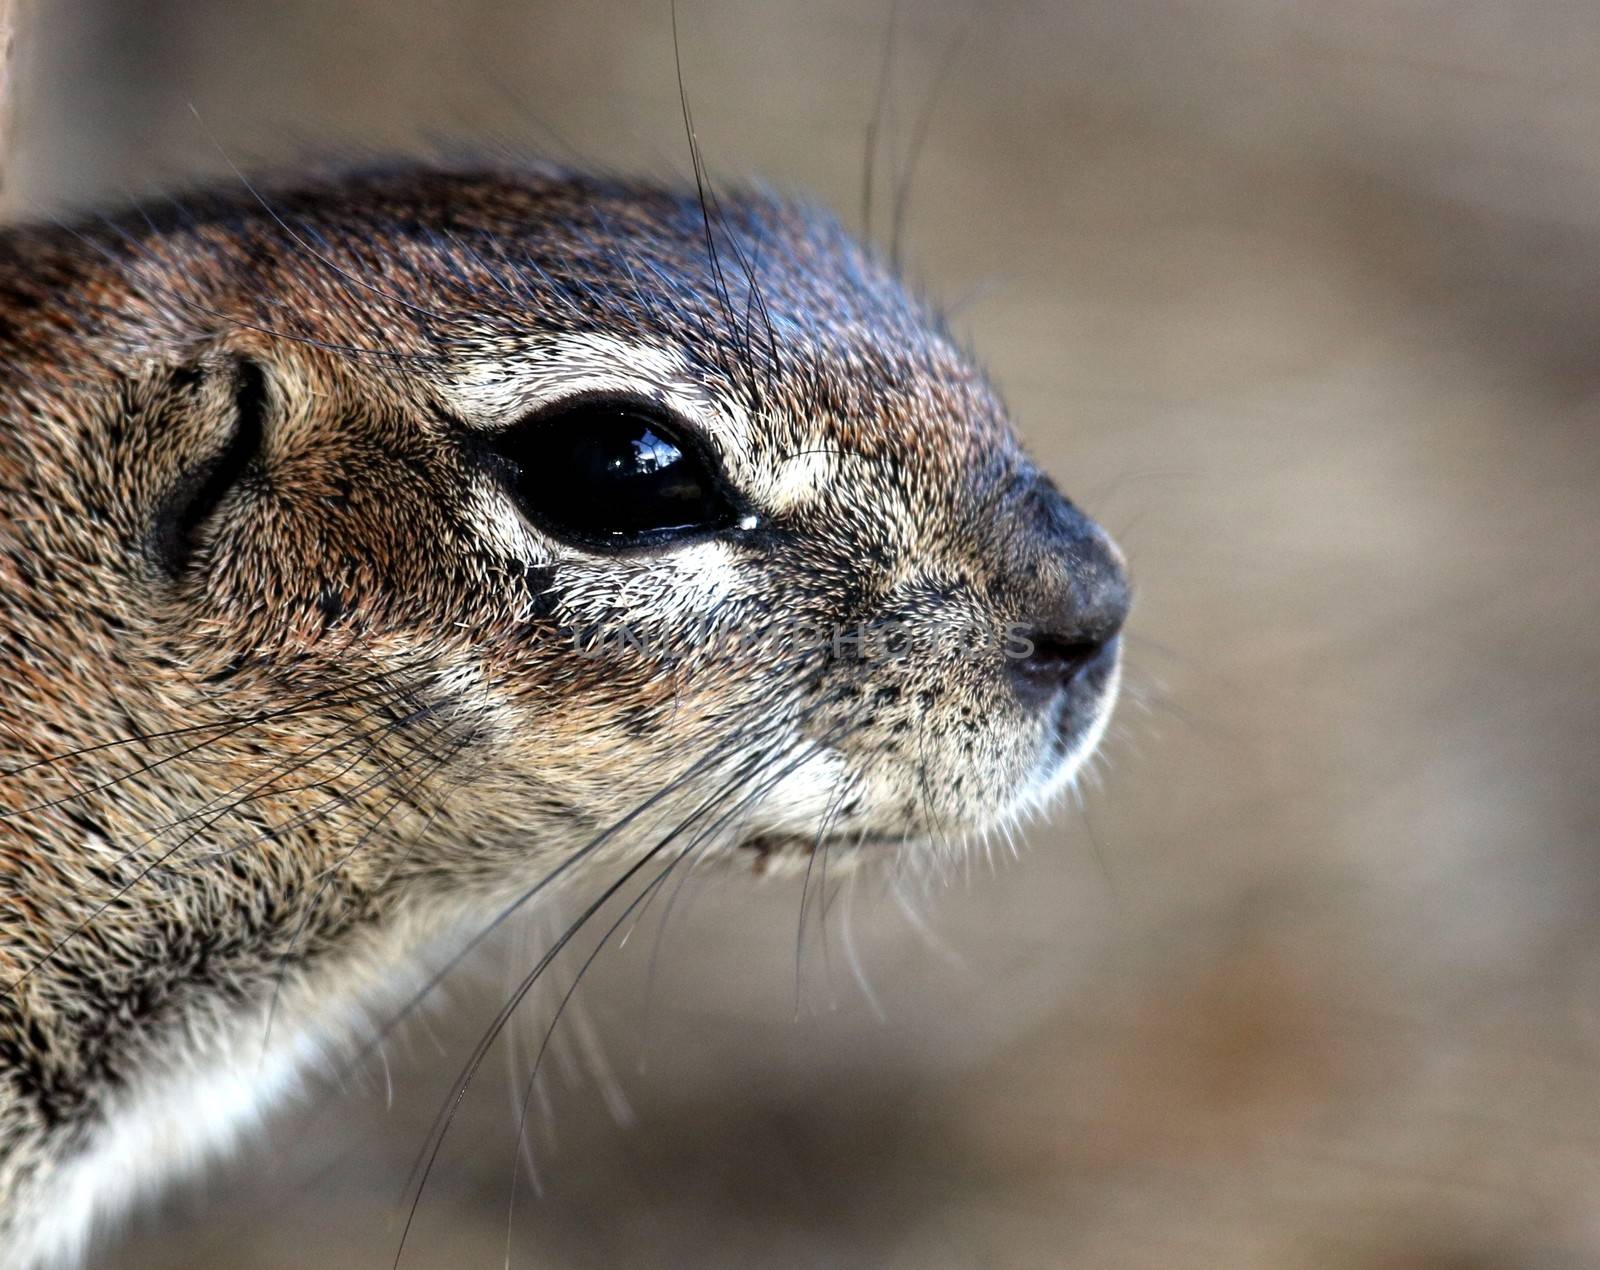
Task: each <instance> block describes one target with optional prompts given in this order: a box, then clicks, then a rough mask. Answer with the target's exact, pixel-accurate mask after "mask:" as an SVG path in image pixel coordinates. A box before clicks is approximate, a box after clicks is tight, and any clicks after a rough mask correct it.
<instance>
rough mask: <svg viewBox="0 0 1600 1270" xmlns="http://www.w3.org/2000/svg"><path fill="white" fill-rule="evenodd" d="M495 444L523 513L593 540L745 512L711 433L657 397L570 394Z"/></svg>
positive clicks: (641, 535)
mask: <svg viewBox="0 0 1600 1270" xmlns="http://www.w3.org/2000/svg"><path fill="white" fill-rule="evenodd" d="M489 443H490V445H491V446H492V448H493V450H494V452H495V453H496V455H498V456H499V458H500V459H501V460H502V468H503V471H504V474H505V477H506V480H507V483H508V485H509V486H510V488H511V491H512V493H513V494H514V495H515V496H516V498H517V501H518V502H519V503H520V504H521V506H522V510H523V513H524V514H525V515H526V516H527V517H528V518H529V519H530V520H532V521H533V522H534V523H535V524H536V525H538V526H539V527H540V528H541V529H544V530H546V531H547V532H549V533H550V534H552V535H553V536H555V537H557V538H564V539H567V540H569V541H572V542H576V543H579V544H581V545H583V546H585V547H591V548H598V549H601V550H624V549H627V548H629V547H640V546H648V545H652V544H664V543H670V542H674V541H677V540H679V539H682V538H687V537H693V536H699V535H703V534H707V533H714V532H716V531H718V530H722V529H728V528H731V527H732V526H733V525H734V524H735V523H736V522H737V520H738V518H739V509H738V506H737V503H736V500H735V498H734V497H733V495H732V492H731V490H730V489H729V487H728V482H727V478H726V477H725V476H724V475H723V473H722V470H721V468H720V466H719V465H718V464H717V463H716V461H715V459H714V458H713V457H712V455H711V454H710V452H709V451H708V449H707V447H706V445H705V444H704V442H703V441H702V440H701V439H700V438H699V437H698V436H697V435H696V434H695V433H694V431H693V430H692V429H691V428H689V427H688V426H687V425H685V424H684V423H682V422H681V421H680V420H678V419H676V418H674V417H673V416H672V415H671V414H670V413H669V412H667V411H666V410H663V409H662V408H661V407H660V406H657V405H655V404H654V403H652V402H646V401H638V400H633V399H629V398H601V399H588V400H584V401H578V402H573V403H568V404H565V405H561V406H558V407H556V408H555V409H553V410H550V411H546V412H542V413H540V414H538V415H536V416H534V417H533V418H532V419H529V420H527V421H526V422H524V423H521V424H518V425H517V426H516V427H514V428H511V429H508V430H507V431H505V432H502V433H499V434H497V435H496V436H494V437H492V438H490V442H489Z"/></svg>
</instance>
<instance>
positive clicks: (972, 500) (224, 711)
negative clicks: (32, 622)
mask: <svg viewBox="0 0 1600 1270" xmlns="http://www.w3.org/2000/svg"><path fill="white" fill-rule="evenodd" d="M80 237H81V238H82V240H83V241H81V242H78V243H75V244H72V246H73V248H74V252H75V254H76V255H77V256H78V257H80V258H81V257H89V258H90V260H91V263H92V264H93V266H94V268H95V269H96V271H97V274H98V275H99V278H100V283H99V285H100V288H101V291H102V293H103V294H102V296H101V298H100V302H99V305H98V307H96V308H93V309H92V310H86V311H85V312H84V313H83V314H81V315H79V316H80V319H81V320H80V323H79V326H78V329H77V330H76V331H75V335H76V337H77V338H78V339H79V340H81V342H82V344H83V345H84V346H85V347H87V348H89V349H92V350H93V353H94V357H93V360H94V361H96V362H97V363H98V364H101V365H105V366H109V367H111V368H112V369H113V372H114V373H113V375H112V377H111V379H110V380H107V381H106V383H107V386H108V387H113V388H114V389H115V391H114V392H111V393H109V395H103V399H102V400H101V401H99V403H98V404H97V406H96V408H95V409H94V410H91V411H78V412H77V414H78V416H79V417H78V419H77V421H76V423H75V424H74V426H73V428H72V429H71V431H72V432H73V433H75V435H63V436H62V437H61V438H60V442H61V449H60V452H59V453H57V454H53V455H52V454H50V453H48V451H50V449H51V445H50V444H49V443H48V442H47V441H44V440H40V441H37V442H36V443H35V445H36V446H37V447H39V448H40V449H41V450H42V451H43V452H45V454H44V457H45V458H46V459H47V460H48V461H49V462H50V464H51V465H52V467H54V468H57V469H58V470H59V474H60V479H61V481H62V483H63V484H64V485H66V486H67V489H66V493H65V497H58V498H57V499H56V500H55V504H56V505H55V509H54V510H53V511H49V512H47V514H48V515H50V516H52V517H70V516H72V515H73V514H74V511H73V509H81V508H84V507H108V508H114V509H116V511H115V514H113V515H111V516H109V517H108V518H106V523H103V524H102V523H98V522H96V523H93V524H88V525H86V524H83V523H81V522H80V523H79V524H78V525H76V526H74V525H71V524H62V525H60V526H57V528H56V533H57V534H58V535H59V536H60V537H61V538H63V539H66V538H71V537H73V536H77V537H78V538H80V539H81V538H83V537H85V536H88V537H90V538H92V539H94V540H95V542H94V544H93V545H90V546H89V547H88V548H87V550H88V551H89V553H90V554H91V555H93V556H94V557H95V568H94V570H93V573H94V577H95V585H96V589H97V590H99V592H100V595H99V597H98V598H97V601H96V602H95V603H94V604H92V605H90V607H91V608H92V609H94V610H95V611H97V612H100V611H107V610H114V614H112V615H113V616H114V618H115V621H114V625H115V627H116V629H117V630H118V631H119V632H122V633H121V634H117V635H115V636H114V637H113V638H112V642H113V643H114V644H116V645H117V647H118V655H119V656H120V657H122V658H125V659H126V667H127V671H128V672H130V673H131V674H132V675H134V676H135V677H137V678H138V679H139V680H140V681H141V682H142V683H143V684H145V685H146V686H150V685H157V684H163V683H164V684H165V685H166V691H165V694H163V693H162V692H156V693H154V694H153V697H152V699H151V701H150V702H148V703H147V705H148V708H149V710H150V711H151V712H152V713H156V714H159V713H160V712H161V711H162V710H163V709H166V710H168V711H169V712H170V713H175V714H177V715H178V716H180V717H178V718H174V717H167V718H164V719H163V718H155V719H151V720H148V721H147V720H144V719H141V721H140V723H141V727H142V728H152V730H157V731H159V730H161V728H160V727H159V726H154V727H152V725H162V724H164V725H165V727H166V728H168V729H170V728H172V727H175V726H177V725H178V724H180V723H182V722H192V723H195V724H204V723H206V722H208V721H215V722H217V723H219V724H220V723H221V722H222V721H223V720H225V719H229V718H232V719H241V718H242V719H259V722H258V723H256V724H255V725H253V726H243V727H240V728H238V729H235V730H229V731H228V734H227V735H226V736H225V737H224V736H218V737H217V738H216V740H215V743H214V744H210V745H208V746H206V747H204V749H203V750H198V751H196V753H195V754H194V755H184V756H181V757H177V758H173V759H171V760H170V761H168V762H166V763H164V764H163V765H162V766H163V768H164V769H165V770H164V771H163V772H160V773H155V774H154V775H155V776H157V777H162V778H170V781H169V783H171V784H173V785H175V786H176V787H177V788H178V789H179V791H180V792H181V793H184V794H187V793H189V792H191V787H193V789H192V792H193V793H194V794H196V795H199V794H204V796H205V797H206V798H210V799H220V800H221V801H220V802H219V803H218V804H217V805H218V807H219V808H220V807H226V810H224V811H222V812H221V813H220V814H218V815H217V816H216V817H215V818H214V820H213V823H212V824H211V825H210V826H209V828H208V830H207V831H206V832H205V833H204V834H203V835H200V837H201V838H203V839H205V840H206V841H208V842H209V844H210V845H209V847H208V849H212V850H215V849H227V850H234V849H236V848H238V849H244V846H245V845H248V844H250V843H252V842H261V841H266V840H269V839H270V840H271V841H274V842H278V843H283V844H289V846H290V847H291V849H292V847H293V845H295V844H297V843H302V842H309V841H312V840H318V839H323V838H324V837H325V838H326V842H327V846H326V849H328V850H334V851H337V850H338V846H337V840H336V839H337V836H338V835H337V833H336V832H335V831H334V826H335V823H336V822H338V821H339V820H340V819H341V818H344V819H348V820H350V822H351V825H353V826H354V831H355V832H357V833H361V832H365V833H368V834H369V835H370V842H369V843H368V845H367V846H366V847H365V848H364V852H365V854H366V855H368V856H370V857H372V858H373V860H374V861H376V860H384V861H385V868H386V869H392V868H399V869H400V870H401V871H402V872H403V873H406V874H409V875H415V876H417V877H427V878H429V879H430V880H431V881H430V884H438V882H439V880H440V879H441V878H445V877H447V876H448V875H449V872H450V870H451V869H452V868H460V869H463V870H464V871H465V872H466V873H467V874H468V875H469V876H474V877H476V876H478V875H479V874H480V873H485V874H486V873H492V872H493V871H494V870H496V869H502V868H509V869H512V870H515V868H516V865H515V863H514V861H515V859H516V856H517V849H518V848H519V846H521V845H523V844H525V843H528V841H529V839H530V837H531V838H533V839H535V840H534V841H532V842H531V844H530V845H532V846H533V847H536V848H539V849H541V850H542V849H546V848H553V847H554V846H557V845H560V844H552V843H546V842H543V841H538V839H540V838H542V837H544V836H545V835H546V834H547V833H548V831H549V827H550V825H551V821H552V818H556V819H557V820H559V821H560V822H561V823H565V824H568V825H570V826H571V827H572V828H573V829H574V830H575V831H577V832H580V833H581V832H585V831H587V832H591V833H593V832H606V830H607V826H608V825H610V824H614V823H615V822H617V821H618V820H619V819H622V818H627V817H630V816H632V817H634V818H635V820H634V823H633V824H632V825H631V827H630V830H629V832H626V833H622V832H619V833H617V834H616V835H615V837H616V840H617V845H622V844H623V843H625V842H627V841H629V840H633V839H636V838H638V837H639V836H640V835H644V836H646V837H648V836H650V835H654V836H655V837H657V838H659V837H660V835H661V834H662V833H663V832H664V831H670V829H671V827H672V826H674V825H677V824H679V822H680V821H685V818H688V820H687V822H686V823H687V825H688V826H689V827H687V828H685V829H683V830H682V833H683V834H684V835H685V837H684V841H685V842H686V843H687V842H688V841H689V840H690V838H691V837H692V838H693V839H694V840H695V841H696V842H697V844H699V845H706V846H707V847H709V846H710V844H711V843H713V842H715V843H719V844H725V843H729V842H740V841H743V842H751V843H761V844H763V845H765V846H772V845H775V844H776V845H792V846H794V845H804V844H808V843H813V842H819V841H829V842H838V843H844V844H848V843H851V842H877V841H883V840H901V839H908V838H914V839H919V840H922V841H924V842H925V843H931V844H933V845H934V846H935V847H936V848H937V847H941V846H942V845H943V844H946V843H948V842H950V841H953V840H956V839H961V838H964V837H965V836H967V835H969V834H973V833H980V834H981V833H982V832H984V831H985V830H987V829H990V828H992V827H994V826H996V825H998V824H999V823H1001V822H1003V821H1004V820H1006V819H1007V818H1009V817H1012V816H1014V815H1015V814H1016V813H1017V812H1018V811H1019V810H1020V809H1022V808H1025V807H1028V806H1030V805H1034V804H1037V803H1039V802H1041V801H1042V800H1044V799H1045V798H1046V797H1047V796H1048V795H1049V794H1050V792H1051V791H1052V790H1054V789H1055V788H1057V787H1058V786H1059V785H1060V784H1061V783H1062V782H1064V781H1065V780H1067V779H1069V778H1070V776H1071V775H1072V773H1073V772H1074V770H1075V768H1076V766H1077V765H1078V764H1079V763H1080V762H1081V761H1082V759H1083V758H1084V757H1085V755H1086V754H1087V753H1088V752H1089V751H1090V750H1091V749H1092V748H1093V746H1094V744H1095V742H1096V741H1097V739H1098V737H1099V734H1100V732H1101V730H1102V729H1103V727H1104V724H1105V721H1106V717H1107V715H1108V713H1109V710H1110V705H1111V700H1112V697H1113V695H1114V692H1115V686H1116V674H1117V644H1116V635H1117V631H1118V629H1119V627H1120V625H1121V623H1122V621H1123V618H1124V616H1125V613H1126V608H1127V588H1126V584H1125V581H1124V578H1123V573H1122V568H1121V565H1120V560H1119V557H1118V555H1117V552H1116V550H1115V548H1114V547H1113V546H1112V545H1111V544H1110V542H1109V540H1108V539H1107V537H1106V536H1105V535H1104V534H1103V533H1102V532H1101V531H1100V530H1099V529H1098V528H1097V527H1096V526H1094V525H1093V524H1092V523H1091V522H1090V521H1088V520H1087V519H1086V518H1085V517H1084V516H1083V515H1082V514H1080V513H1079V512H1078V511H1077V510H1076V509H1075V508H1074V507H1073V506H1072V505H1071V504H1070V503H1069V502H1067V501H1066V500H1065V499H1064V498H1063V497H1062V496H1061V495H1060V494H1059V493H1058V492H1057V491H1056V489H1055V487H1054V486H1053V485H1052V484H1051V482H1050V481H1049V479H1048V478H1046V477H1045V476H1043V475H1042V474H1041V473H1040V472H1039V471H1038V470H1037V469H1036V468H1035V467H1033V466H1032V464H1031V463H1030V462H1029V460H1028V459H1027V457H1026V456H1025V454H1024V453H1023V451H1022V450H1021V448H1020V446H1019V444H1018V441H1017V439H1016V437H1015V436H1014V434H1013V432H1012V430H1011V428H1010V426H1009V424H1008V422H1007V420H1006V417H1005V413H1004V410H1003V408H1002V407H1001V405H1000V403H999V401H998V400H997V398H996V396H995V395H994V393H993V392H992V391H991V390H990V388H989V387H988V386H987V385H986V383H985V382H984V380H983V378H982V376H981V375H980V373H979V372H978V371H977V370H976V369H975V368H974V366H973V365H972V363H971V361H970V360H969V359H968V358H967V357H966V356H964V355H963V354H962V353H961V351H960V350H958V349H957V347H956V346H955V345H954V343H953V342H952V340H951V339H950V337H949V336H948V335H947V334H945V333H944V331H943V330H942V329H941V327H940V325H939V323H938V321H937V319H936V317H935V316H934V315H933V314H932V313H931V312H930V311H929V310H928V309H927V308H925V307H924V306H923V305H921V304H920V303H919V302H917V301H916V300H914V299H912V298H911V297H910V296H908V295H907V293H906V292H905V291H904V290H903V289H902V288H901V286H900V285H899V284H898V283H897V282H896V280H895V279H894V278H893V277H892V276H891V275H890V273H889V272H888V271H887V270H886V269H885V268H884V267H883V266H881V265H880V264H879V263H878V262H877V261H876V260H874V259H873V258H872V257H871V256H870V255H869V254H868V253H866V252H865V251H863V250H862V249H861V248H859V247H858V246H857V245H856V244H854V243H853V242H852V241H851V240H850V239H849V238H848V236H847V235H845V234H844V232H843V231H842V230H841V229H840V228H839V227H838V226H837V224H836V223H835V222H833V221H832V220H830V219H828V218H827V217H825V216H822V215H820V214H818V213H815V212H812V211H808V210H806V209H803V208H798V207H795V206H792V205H789V204H785V203H782V202H779V201H776V200H774V199H770V198H765V197H760V196H752V197H744V198H739V199H735V200H729V201H723V202H721V203H719V204H717V205H715V206H712V207H706V208H704V209H703V208H702V205H701V203H700V201H699V200H697V199H696V198H695V197H694V196H692V195H691V196H684V195H680V194H676V193H672V192H669V191H666V190H658V189H650V188H641V187H638V186H634V185H624V184H608V183H605V182H598V181H590V180H585V179H580V178H571V177H565V176H559V175H556V174H543V173H541V174H534V175H532V176H523V177H512V176H506V175H490V176H462V175H451V174H425V175H418V174H417V173H414V172H413V173H406V174H400V175H394V174H390V175H377V176H372V177H366V178H357V179H353V180H349V181H346V182H344V183H340V184H335V185H330V186H325V187H321V188H312V189H309V190H306V191H303V192H299V193H296V192H292V191H291V192H286V193H281V194H280V193H274V194H273V195H272V196H271V197H270V199H268V200H261V201H259V202H258V201H255V200H246V199H243V198H240V199H238V200H235V201H232V202H221V203H218V204H216V205H213V206H206V205H200V206H198V207H193V208H190V209H188V210H187V211H186V213H185V214H184V215H182V216H179V217H177V218H174V219H169V221H168V222H167V223H166V224H164V225H163V224H157V225H156V226H155V227H154V228H153V229H152V228H149V227H147V226H146V225H142V224H141V225H139V226H137V227H134V226H133V225H132V223H130V224H129V225H128V227H126V228H125V229H122V230H119V231H117V232H116V233H111V232H108V231H106V230H104V229H96V230H90V231H85V233H84V235H81V236H80ZM91 242H92V245H93V247H94V249H95V250H94V252H92V253H91V252H90V251H88V250H87V248H86V247H85V245H84V244H85V243H91ZM108 261H110V264H109V265H108V264H107V262H108ZM178 261H181V262H182V267H181V268H180V267H176V262H178ZM134 345H137V347H138V348H139V349H140V351H141V355H140V356H138V357H129V356H128V354H127V352H126V351H125V350H126V349H127V348H129V347H130V346H134ZM64 431H65V430H64ZM80 554H81V551H80ZM163 695H164V696H165V701H166V703H167V704H166V705H165V706H163V705H162V704H161V701H160V698H162V697H163ZM208 716H209V719H208ZM221 730H223V729H221V728H220V727H219V731H221ZM294 738H303V739H301V740H299V741H297V740H295V739H294ZM307 743H309V744H310V749H309V750H307V749H306V745H307ZM323 751H326V752H325V753H324V752H323ZM297 755H298V756H299V757H296V756H297ZM294 763H301V768H299V769H296V770H297V772H298V774H299V776H303V777H304V778H305V779H304V780H300V779H297V778H295V777H290V778H287V779H285V778H281V777H278V776H275V775H274V769H275V768H282V767H288V766H290V765H292V764H294ZM211 774H216V778H217V779H220V780H221V781H222V782H223V785H222V786H221V787H220V788H218V787H212V788H206V787H207V786H208V785H209V784H212V783H213V776H212V775H211ZM146 775H151V774H148V773H147V774H146ZM268 778H270V779H268ZM252 780H267V781H268V785H269V787H268V788H263V789H262V790H261V791H259V792H249V793H248V794H247V795H245V796H241V797H240V798H236V799H234V800H233V801H234V802H236V803H237V805H231V804H230V802H229V799H228V797H227V795H226V791H227V789H228V788H231V787H232V786H235V785H238V784H240V783H244V784H245V785H246V786H247V788H248V783H249V782H250V781H252ZM302 785H312V786H314V787H315V788H316V789H317V791H318V795H317V796H318V797H322V798H323V799H324V800H325V801H328V802H329V804H330V805H329V806H328V809H327V814H326V815H321V814H319V813H318V812H317V811H316V806H317V802H316V798H315V797H311V798H308V797H307V796H306V794H305V792H304V790H303V789H301V788H300V786H302ZM291 787H292V788H293V791H294V792H287V791H288V790H289V789H290V788H291ZM111 792H113V793H115V790H114V789H113V790H112V791H111ZM652 799H654V800H655V801H654V802H653V803H652V802H651V800H652ZM370 800H376V801H379V802H387V801H391V800H392V801H393V803H394V804H395V805H394V808H393V810H392V813H391V814H390V815H388V816H387V817H386V818H385V819H384V821H383V822H382V823H381V824H378V825H373V826H369V827H364V826H368V822H369V821H371V820H373V819H374V815H375V814H374V813H372V812H371V808H370V807H364V806H363V805H362V804H363V803H364V802H366V801H370ZM647 803H649V804H651V806H650V810H649V812H648V814H640V813H639V808H640V807H642V806H644V805H645V804H647ZM702 804H709V805H707V806H706V807H705V808H704V810H701V811H696V809H697V808H700V807H701V805H702ZM358 808H359V809H360V810H361V813H362V814H360V815H355V814H354V812H355V811H356V809H358ZM402 858H403V861H404V863H403V864H400V863H397V862H398V861H400V860H401V859H402ZM489 861H495V863H493V864H492V865H491V864H490V863H488V862H489ZM371 863H372V861H367V862H365V863H364V864H363V865H362V866H359V867H356V868H355V869H354V871H355V872H357V873H364V872H365V871H366V868H367V867H368V865H370V864H371ZM374 876H376V874H374ZM384 876H385V877H387V873H385V874H384Z"/></svg>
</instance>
